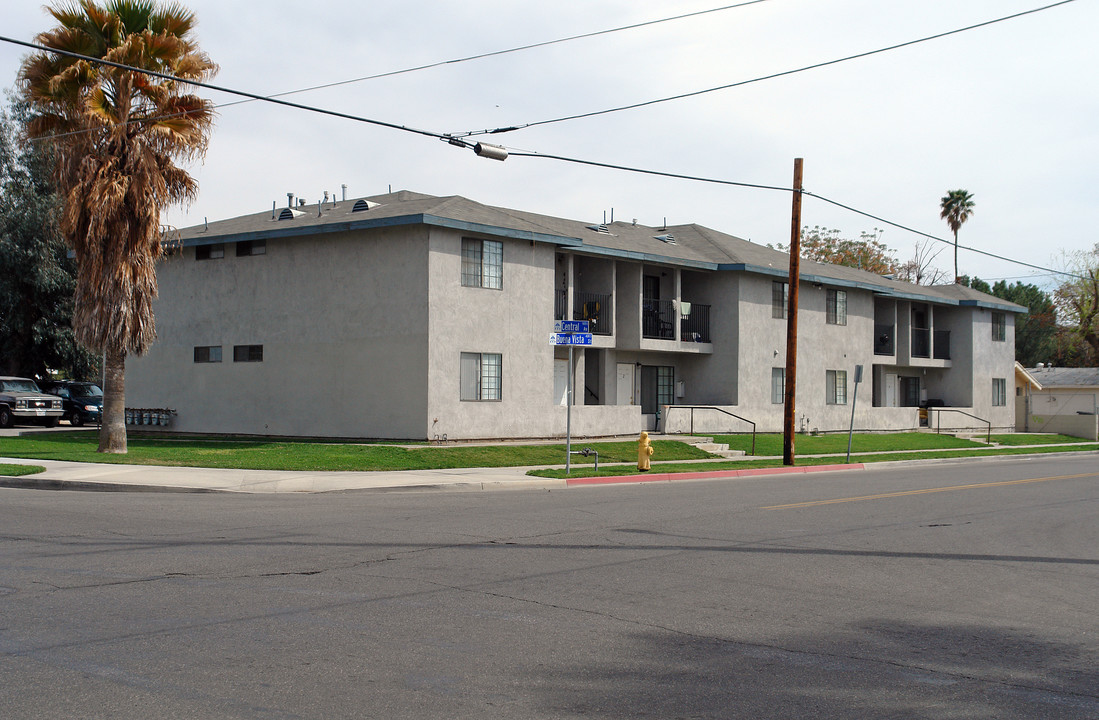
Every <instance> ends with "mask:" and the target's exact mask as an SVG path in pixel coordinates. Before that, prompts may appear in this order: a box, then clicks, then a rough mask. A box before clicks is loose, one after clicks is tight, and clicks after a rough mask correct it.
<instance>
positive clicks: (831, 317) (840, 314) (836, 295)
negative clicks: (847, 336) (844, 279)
mask: <svg viewBox="0 0 1099 720" xmlns="http://www.w3.org/2000/svg"><path fill="white" fill-rule="evenodd" d="M826 303H827V314H828V318H827V320H828V324H829V325H846V324H847V291H846V290H829V291H828V298H827V300H826Z"/></svg>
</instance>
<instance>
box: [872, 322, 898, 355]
mask: <svg viewBox="0 0 1099 720" xmlns="http://www.w3.org/2000/svg"><path fill="white" fill-rule="evenodd" d="M874 354H875V355H894V354H896V346H895V345H894V343H893V326H892V325H875V326H874Z"/></svg>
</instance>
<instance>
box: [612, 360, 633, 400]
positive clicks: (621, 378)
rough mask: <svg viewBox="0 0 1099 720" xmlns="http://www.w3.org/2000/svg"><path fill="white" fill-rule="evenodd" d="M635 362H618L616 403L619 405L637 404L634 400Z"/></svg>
mask: <svg viewBox="0 0 1099 720" xmlns="http://www.w3.org/2000/svg"><path fill="white" fill-rule="evenodd" d="M633 370H634V364H633V363H618V372H617V376H618V383H617V387H618V390H617V394H616V395H615V403H616V404H618V405H636V404H637V402H636V401H635V400H634V372H633Z"/></svg>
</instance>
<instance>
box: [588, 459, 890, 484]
mask: <svg viewBox="0 0 1099 720" xmlns="http://www.w3.org/2000/svg"><path fill="white" fill-rule="evenodd" d="M875 464H876V463H875ZM865 469H866V466H865V465H863V463H850V464H843V465H805V466H803V467H781V468H750V469H747V470H713V471H711V472H686V473H655V474H648V475H607V476H603V477H586V478H584V477H581V478H567V479H566V485H567V486H568V487H573V486H574V485H613V484H619V483H650V482H671V481H673V480H726V479H732V478H742V477H752V476H755V475H790V474H802V473H815V472H829V471H834V470H865Z"/></svg>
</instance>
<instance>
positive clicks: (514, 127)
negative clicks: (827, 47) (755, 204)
mask: <svg viewBox="0 0 1099 720" xmlns="http://www.w3.org/2000/svg"><path fill="white" fill-rule="evenodd" d="M1071 2H1076V0H1061V1H1060V2H1055V3H1052V4H1050V5H1045V6H1043V7H1039V8H1033V9H1031V10H1024V11H1023V12H1018V13H1015V14H1013V15H1005V16H1003V17H999V18H996V19H994V20H986V21H985V22H981V23H977V24H976V25H968V26H966V27H963V28H957V29H955V30H948V31H946V32H942V33H938V34H936V35H928V36H927V37H922V38H919V39H918V40H909V41H907V42H902V43H898V44H896V45H890V46H888V47H883V48H878V49H877V50H868V51H866V52H862V53H858V54H855V55H848V56H846V57H842V58H836V59H834V60H826V61H824V62H819V63H814V64H813V65H806V66H804V67H800V68H795V69H793V70H783V71H782V72H777V73H772V74H770V75H764V76H762V77H757V78H752V79H751V80H741V81H739V82H735V83H729V84H727V85H719V86H717V87H711V88H706V89H705V90H695V91H693V92H687V93H680V94H678V95H671V96H668V97H663V98H658V99H656V100H645V101H643V102H637V103H632V104H630V105H620V106H617V107H612V108H606V109H604V110H593V111H591V112H586V113H579V114H576V115H566V116H564V117H558V118H553V119H551V120H538V121H536V122H529V123H523V124H522V125H510V126H506V127H498V128H495V129H493V130H470V131H467V132H460V133H453V134H454V135H457V136H462V137H466V136H469V135H493V134H498V133H506V132H513V131H515V130H524V129H526V128H531V127H537V126H539V125H550V124H553V123H561V122H568V121H570V120H580V119H582V118H590V117H596V116H598V115H608V114H610V113H616V112H623V111H625V110H636V109H637V108H642V107H647V106H649V105H657V104H660V103H666V102H672V101H673V100H683V99H685V98H690V97H697V96H699V95H706V94H708V93H714V92H718V91H721V90H729V89H731V88H735V87H741V86H744V85H750V84H752V83H758V82H763V81H764V80H774V79H775V78H780V77H784V76H787V75H795V74H797V73H802V72H806V71H807V70H816V69H818V68H822V67H828V66H829V65H836V64H839V63H843V62H847V61H849V60H857V59H859V58H864V57H869V56H870V55H878V54H880V53H884V52H889V51H890V50H897V49H899V48H903V47H908V46H910V45H917V44H919V43H925V42H929V41H931V40H938V39H940V38H944V37H948V36H950V35H957V34H958V33H963V32H968V31H969V30H976V29H977V28H982V27H987V26H989V25H994V24H996V23H1001V22H1005V21H1007V20H1014V19H1016V18H1020V17H1023V16H1025V15H1032V14H1034V13H1038V12H1042V11H1043V10H1049V9H1051V8H1055V7H1058V6H1061V5H1067V4H1069V3H1071Z"/></svg>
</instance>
